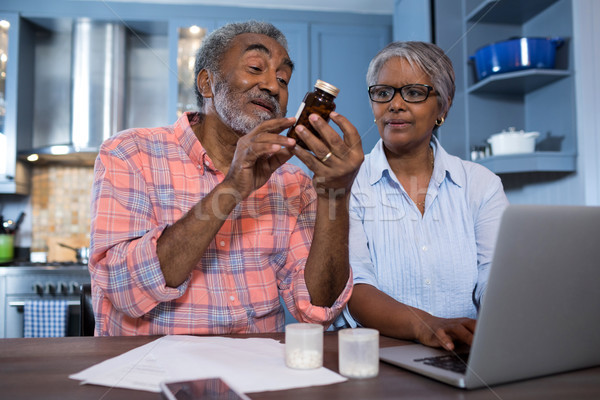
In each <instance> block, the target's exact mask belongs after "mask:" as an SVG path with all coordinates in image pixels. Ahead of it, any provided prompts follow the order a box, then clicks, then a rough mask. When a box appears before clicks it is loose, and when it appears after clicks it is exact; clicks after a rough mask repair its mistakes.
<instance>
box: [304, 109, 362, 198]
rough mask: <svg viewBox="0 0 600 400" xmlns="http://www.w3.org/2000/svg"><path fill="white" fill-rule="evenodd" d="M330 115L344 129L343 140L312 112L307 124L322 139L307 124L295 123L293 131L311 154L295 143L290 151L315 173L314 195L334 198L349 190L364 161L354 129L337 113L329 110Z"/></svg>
mask: <svg viewBox="0 0 600 400" xmlns="http://www.w3.org/2000/svg"><path fill="white" fill-rule="evenodd" d="M330 118H331V120H332V121H333V122H335V123H336V124H337V125H338V126H339V127H340V128H341V129H342V132H344V138H343V139H342V138H341V137H340V135H339V134H338V133H337V132H336V131H335V130H334V129H333V128H332V127H331V126H330V125H329V124H328V123H327V122H326V121H325V120H324V119H323V118H321V117H320V116H319V115H317V114H311V115H310V117H309V120H310V123H311V124H312V126H313V127H314V128H315V129H316V130H317V132H319V133H320V134H321V138H322V140H319V139H318V138H316V137H315V135H313V134H312V133H311V132H310V131H309V130H308V129H307V128H306V127H304V126H302V125H298V126H297V127H296V133H297V134H298V135H299V137H300V138H301V139H302V140H303V141H304V143H306V145H307V146H308V147H309V148H310V149H311V150H312V152H313V153H314V156H313V155H312V154H310V153H309V152H308V151H306V150H304V149H303V148H301V147H300V146H296V147H295V148H294V150H293V153H294V154H295V155H296V156H297V157H298V158H299V159H300V160H302V162H303V163H304V164H306V166H307V167H308V168H310V169H311V170H312V171H313V172H314V173H315V175H314V179H313V182H314V185H315V189H316V190H317V194H318V195H319V196H321V197H330V198H335V197H339V196H340V195H342V196H343V195H348V194H349V193H350V189H351V188H352V183H353V182H354V178H355V177H356V174H357V173H358V169H359V168H360V165H361V164H362V162H363V160H364V153H363V149H362V142H361V140H360V135H359V134H358V131H357V130H356V128H355V127H354V126H353V125H352V124H351V123H350V122H349V121H348V120H347V119H346V118H345V117H343V116H342V115H340V114H338V113H336V112H332V113H331V114H330ZM330 153H331V154H330Z"/></svg>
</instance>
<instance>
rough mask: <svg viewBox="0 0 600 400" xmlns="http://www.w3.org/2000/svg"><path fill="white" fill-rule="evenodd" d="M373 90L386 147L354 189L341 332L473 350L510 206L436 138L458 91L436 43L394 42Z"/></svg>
mask: <svg viewBox="0 0 600 400" xmlns="http://www.w3.org/2000/svg"><path fill="white" fill-rule="evenodd" d="M367 85H368V87H369V97H370V99H371V107H372V110H373V114H374V116H375V122H376V124H377V128H378V129H379V134H380V136H381V140H380V141H379V142H378V143H377V144H376V145H375V147H374V148H373V150H372V151H371V153H370V154H369V155H368V156H366V158H365V161H364V163H363V164H362V166H361V169H360V172H359V173H358V176H357V178H356V180H355V182H354V185H353V188H352V197H351V212H350V214H351V215H350V217H351V227H350V258H351V265H352V269H353V273H354V285H355V286H354V291H353V294H352V297H351V299H350V302H349V303H348V308H347V309H346V310H345V312H344V314H343V320H338V321H337V322H338V323H337V324H336V325H337V326H338V327H340V326H344V325H346V326H347V325H349V326H351V327H355V326H365V327H371V328H376V329H378V330H379V331H380V332H381V333H382V334H383V335H386V336H392V337H397V338H400V339H409V340H418V341H419V342H421V343H423V344H426V345H429V346H434V347H444V348H446V349H448V350H452V349H453V348H454V345H455V342H464V343H466V344H470V343H471V340H472V337H473V332H474V330H475V319H474V318H476V316H477V308H478V307H479V304H480V302H481V300H482V297H483V293H484V291H485V287H486V282H487V278H488V269H489V266H490V262H491V258H492V253H493V250H494V245H495V240H496V235H497V230H498V227H499V223H500V217H501V214H502V212H503V210H504V209H505V207H506V206H507V205H508V201H507V199H506V196H505V194H504V190H503V187H502V183H501V181H500V179H499V178H498V176H496V175H494V174H493V173H492V172H490V171H489V170H488V169H486V168H485V167H483V166H481V165H478V164H475V163H472V162H469V161H463V160H461V159H459V158H458V157H455V156H452V155H450V154H448V153H447V152H446V151H445V150H444V148H443V147H442V146H441V144H440V142H439V141H438V140H437V139H436V137H435V136H434V135H433V132H434V131H435V130H436V129H437V128H438V127H439V126H441V125H442V124H443V123H444V119H445V118H446V116H447V114H448V110H449V108H450V105H451V104H452V99H453V97H454V90H455V85H454V71H453V68H452V63H451V61H450V59H449V58H448V57H447V56H446V55H445V54H444V52H443V51H442V50H441V49H440V48H439V47H438V46H436V45H434V44H431V43H425V42H394V43H391V44H389V45H388V46H386V47H385V48H384V49H383V50H381V51H380V52H379V53H378V54H377V55H376V56H375V58H374V59H373V60H372V61H371V63H370V65H369V70H368V72H367Z"/></svg>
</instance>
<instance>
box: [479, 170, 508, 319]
mask: <svg viewBox="0 0 600 400" xmlns="http://www.w3.org/2000/svg"><path fill="white" fill-rule="evenodd" d="M489 174H491V175H492V177H491V179H490V177H489V176H486V177H485V179H482V181H485V182H486V184H485V186H482V187H487V190H482V192H483V196H482V199H481V202H480V203H479V206H478V207H477V208H476V213H475V218H474V220H475V240H476V244H477V270H478V275H477V284H476V285H475V289H474V290H473V302H474V304H475V306H476V307H477V309H479V307H480V305H481V302H482V297H483V295H484V293H485V289H486V286H487V281H488V277H489V272H490V265H491V263H492V257H493V254H494V248H495V246H496V238H497V236H498V229H499V228H500V219H501V218H502V213H503V212H504V210H505V209H506V207H507V206H508V199H507V198H506V194H505V193H504V188H503V186H502V181H501V180H500V178H499V177H498V176H497V175H494V174H492V173H491V172H489Z"/></svg>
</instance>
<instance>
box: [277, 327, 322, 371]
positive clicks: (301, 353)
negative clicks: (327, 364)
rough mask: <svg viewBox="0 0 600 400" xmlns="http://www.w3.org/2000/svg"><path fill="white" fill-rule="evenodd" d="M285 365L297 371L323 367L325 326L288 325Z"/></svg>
mask: <svg viewBox="0 0 600 400" xmlns="http://www.w3.org/2000/svg"><path fill="white" fill-rule="evenodd" d="M285 365H287V366H288V367H290V368H295V369H313V368H320V367H322V366H323V326H321V325H319V324H306V323H297V324H289V325H286V327H285Z"/></svg>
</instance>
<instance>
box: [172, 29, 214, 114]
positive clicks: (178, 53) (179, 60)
mask: <svg viewBox="0 0 600 400" xmlns="http://www.w3.org/2000/svg"><path fill="white" fill-rule="evenodd" d="M192 27H194V28H195V29H190V28H192ZM216 27H217V23H216V21H215V20H212V19H198V18H190V19H177V20H172V21H170V22H169V45H168V47H169V71H170V73H169V96H168V97H169V99H168V107H169V113H168V115H169V118H170V120H171V122H170V123H172V122H174V121H175V119H177V118H178V117H179V115H180V114H181V112H183V111H190V110H196V109H197V105H196V101H195V94H194V86H193V85H194V82H195V78H194V76H193V74H194V60H195V54H196V52H197V51H198V48H199V47H200V44H201V43H202V39H203V38H204V36H206V35H208V34H209V33H210V32H212V31H213V30H215V28H216ZM190 62H191V64H190Z"/></svg>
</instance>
